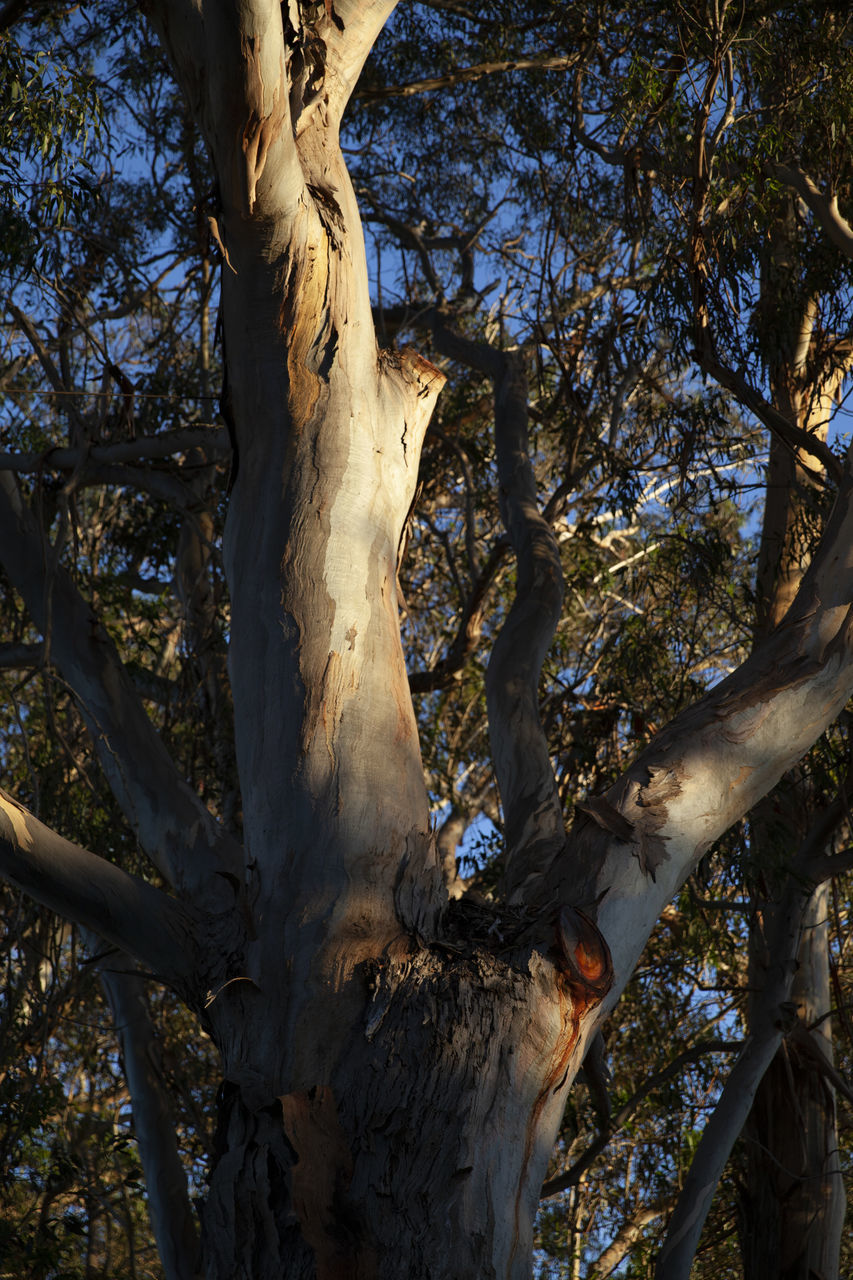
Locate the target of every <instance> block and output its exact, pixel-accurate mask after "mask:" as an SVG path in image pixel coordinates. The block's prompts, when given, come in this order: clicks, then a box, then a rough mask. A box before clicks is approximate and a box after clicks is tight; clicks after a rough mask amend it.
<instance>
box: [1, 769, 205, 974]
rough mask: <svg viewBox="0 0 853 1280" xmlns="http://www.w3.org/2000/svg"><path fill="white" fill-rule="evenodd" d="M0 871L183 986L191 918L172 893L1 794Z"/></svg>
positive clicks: (189, 969)
mask: <svg viewBox="0 0 853 1280" xmlns="http://www.w3.org/2000/svg"><path fill="white" fill-rule="evenodd" d="M0 874H2V875H3V877H4V879H7V880H10V881H11V882H12V883H13V884H15V885H17V886H18V888H20V889H23V890H24V892H25V893H27V894H29V895H30V897H32V898H35V900H36V901H37V902H40V903H42V905H43V906H45V907H49V908H50V909H51V910H52V911H56V912H57V913H58V914H59V915H61V916H64V917H65V918H66V919H68V920H74V921H76V923H78V924H82V925H85V926H86V927H87V928H89V929H93V930H94V931H95V932H96V933H97V934H99V935H100V936H101V937H102V938H105V939H106V940H107V942H109V943H111V944H112V945H113V946H115V947H118V948H120V949H123V950H127V951H130V952H131V953H132V954H133V955H134V956H135V957H136V958H137V959H138V960H139V961H140V962H141V963H142V964H143V965H144V966H145V967H146V968H147V969H149V970H150V971H151V972H152V973H154V974H156V975H157V977H158V978H161V979H162V980H163V981H166V982H168V983H170V984H171V985H172V986H174V987H176V988H177V989H178V990H179V991H182V990H186V989H187V988H188V986H189V985H190V982H191V979H192V976H193V973H194V968H195V964H194V957H193V955H192V951H191V947H192V942H191V939H192V938H193V925H192V920H191V918H190V916H189V915H188V913H187V912H186V911H185V909H184V908H183V907H182V906H181V905H180V904H179V903H178V902H176V901H175V900H174V899H173V898H170V897H169V896H168V895H167V894H165V893H163V892H161V890H159V889H155V888H154V887H153V886H152V885H150V884H146V882H145V881H144V880H141V879H140V878H139V877H138V876H133V875H129V874H128V872H126V871H122V869H121V868H120V867H117V866H115V865H114V864H113V863H111V862H107V861H106V859H104V858H99V857H97V855H96V854H94V853H90V852H89V850H88V849H83V848H81V847H80V846H79V845H76V844H72V843H71V841H70V840H66V839H64V837H63V836H60V835H58V834H57V833H56V832H55V831H52V830H51V829H50V827H47V826H45V824H44V823H43V822H40V821H39V820H38V818H36V817H34V816H33V814H31V813H29V812H28V811H27V810H26V809H25V808H24V807H23V806H22V805H20V804H18V802H17V801H16V800H13V799H12V797H11V796H10V795H7V794H6V792H5V791H0Z"/></svg>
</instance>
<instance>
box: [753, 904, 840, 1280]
mask: <svg viewBox="0 0 853 1280" xmlns="http://www.w3.org/2000/svg"><path fill="white" fill-rule="evenodd" d="M827 900H828V890H827V887H826V885H822V886H820V887H819V888H818V889H816V890H815V892H814V894H813V895H812V898H811V901H810V903H809V906H808V909H807V912H806V919H805V929H804V933H803V940H802V943H801V946H800V952H799V957H798V959H799V966H798V969H797V971H796V974H795V977H794V985H793V990H792V992H791V1003H792V1005H794V1006H795V1010H796V1013H795V1015H794V1016H796V1017H797V1018H798V1019H799V1021H800V1024H801V1026H802V1027H803V1031H802V1033H801V1034H799V1035H798V1036H797V1037H793V1036H788V1037H787V1038H786V1039H785V1040H784V1041H783V1044H782V1047H781V1049H780V1050H779V1052H778V1053H777V1055H776V1057H775V1058H774V1060H773V1062H772V1063H771V1065H770V1068H769V1069H768V1071H767V1073H766V1075H765V1077H764V1079H763V1081H762V1083H761V1087H760V1089H759V1091H758V1093H757V1095H756V1098H755V1102H754V1104H753V1109H752V1113H751V1115H750V1118H749V1122H748V1124H747V1126H746V1129H745V1133H744V1137H745V1154H746V1169H747V1173H746V1180H745V1185H744V1188H743V1193H742V1196H741V1205H740V1213H741V1253H742V1257H743V1267H744V1280H836V1277H837V1276H838V1257H839V1250H840V1246H841V1233H842V1230H843V1226H844V1210H845V1203H846V1201H845V1193H844V1180H843V1177H842V1175H841V1168H840V1164H839V1159H838V1134H837V1130H836V1114H835V1091H834V1089H833V1087H832V1085H831V1084H830V1082H829V1080H828V1079H827V1076H826V1074H825V1073H824V1072H823V1071H822V1070H821V1065H822V1063H827V1064H829V1065H830V1066H831V1065H832V1039H831V1034H830V1030H829V1021H828V1019H827V1018H826V1014H827V1013H828V1011H829V1008H830V985H829V948H828V934H829V928H828V922H827V914H826V911H827ZM792 1014H793V1011H792ZM815 1023H818V1025H816V1026H814V1027H813V1029H812V1030H808V1031H807V1030H805V1028H806V1027H809V1026H812V1025H813V1024H815Z"/></svg>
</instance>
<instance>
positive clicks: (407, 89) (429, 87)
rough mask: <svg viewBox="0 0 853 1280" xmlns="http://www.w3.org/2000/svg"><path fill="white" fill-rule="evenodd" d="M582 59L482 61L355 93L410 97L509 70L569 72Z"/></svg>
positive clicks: (376, 98)
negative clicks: (438, 74)
mask: <svg viewBox="0 0 853 1280" xmlns="http://www.w3.org/2000/svg"><path fill="white" fill-rule="evenodd" d="M577 60H578V56H577V54H570V55H568V56H566V55H560V56H554V57H550V58H512V59H509V60H507V61H503V62H478V63H476V64H475V65H474V66H471V67H460V68H459V69H458V70H457V71H449V72H447V74H446V75H442V76H431V77H430V78H429V79H426V80H412V81H410V82H409V83H408V84H393V85H383V86H382V87H381V88H378V89H359V90H358V92H357V93H356V94H355V95H354V96H355V97H356V98H357V99H358V100H359V101H361V102H381V101H383V100H385V99H387V98H410V97H412V96H413V95H414V94H416V93H433V92H434V91H435V90H436V89H452V88H454V87H455V86H456V85H458V84H467V83H469V82H470V81H473V80H481V79H482V78H483V76H491V75H496V74H501V73H503V72H506V71H566V70H568V68H569V67H573V66H574V65H575V63H576V62H577Z"/></svg>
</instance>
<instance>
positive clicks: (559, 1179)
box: [539, 1040, 743, 1200]
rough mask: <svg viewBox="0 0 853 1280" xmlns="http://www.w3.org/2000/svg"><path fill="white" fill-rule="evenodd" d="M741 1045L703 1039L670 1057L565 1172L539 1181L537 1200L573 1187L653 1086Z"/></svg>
mask: <svg viewBox="0 0 853 1280" xmlns="http://www.w3.org/2000/svg"><path fill="white" fill-rule="evenodd" d="M742 1048H743V1042H742V1041H740V1040H702V1041H701V1042H700V1043H699V1044H694V1045H691V1046H690V1048H689V1049H684V1050H682V1052H681V1053H679V1054H678V1055H677V1057H675V1058H673V1060H672V1062H669V1063H667V1065H666V1066H665V1067H664V1068H663V1070H661V1071H656V1072H655V1073H654V1075H651V1076H649V1077H648V1079H647V1080H645V1081H644V1082H643V1084H641V1085H640V1088H639V1089H638V1090H637V1092H636V1093H635V1094H633V1095H632V1096H631V1097H630V1098H629V1099H628V1101H627V1102H626V1103H625V1104H624V1105H623V1106H621V1107H620V1108H619V1110H618V1111H617V1112H615V1114H614V1115H612V1116H611V1117H610V1121H609V1123H608V1125H607V1128H606V1129H604V1130H602V1132H601V1133H600V1134H599V1135H598V1137H596V1138H595V1139H594V1140H593V1141H592V1142H591V1143H590V1144H589V1146H588V1147H587V1148H586V1150H585V1151H584V1152H583V1154H582V1155H581V1156H579V1157H578V1159H577V1160H576V1161H575V1162H574V1164H573V1165H572V1166H571V1168H569V1169H566V1170H565V1172H564V1173H558V1174H555V1175H554V1177H553V1178H549V1179H548V1181H547V1182H544V1183H543V1184H542V1192H541V1195H540V1197H539V1198H540V1200H547V1199H549V1197H551V1196H556V1195H559V1194H560V1192H562V1191H567V1190H568V1188H569V1187H576V1186H577V1185H578V1184H579V1182H580V1181H581V1179H582V1178H583V1175H584V1174H585V1173H586V1171H587V1169H590V1168H591V1167H592V1165H593V1164H594V1163H595V1161H596V1160H597V1159H598V1157H599V1156H600V1155H601V1153H602V1151H604V1150H605V1148H606V1147H607V1144H608V1143H609V1142H610V1139H611V1138H614V1137H615V1136H616V1134H617V1133H618V1132H619V1130H620V1129H621V1128H622V1127H623V1126H624V1125H626V1124H627V1123H628V1121H629V1120H630V1119H631V1116H633V1115H634V1113H635V1112H636V1110H637V1108H638V1107H639V1105H640V1103H641V1102H642V1101H643V1099H644V1098H647V1097H648V1096H649V1094H650V1093H654V1091H655V1089H659V1088H660V1087H661V1085H664V1084H666V1083H667V1081H668V1080H672V1079H673V1078H674V1077H675V1076H677V1075H678V1073H679V1072H680V1071H681V1068H682V1067H683V1066H685V1065H686V1064H687V1063H688V1062H696V1061H698V1060H699V1059H700V1058H704V1057H705V1055H706V1054H708V1053H737V1052H739V1051H740V1050H741V1049H742Z"/></svg>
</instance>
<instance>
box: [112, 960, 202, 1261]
mask: <svg viewBox="0 0 853 1280" xmlns="http://www.w3.org/2000/svg"><path fill="white" fill-rule="evenodd" d="M116 960H117V958H116V957H112V958H111V959H110V960H109V961H107V962H105V963H102V965H101V985H102V987H103V988H104V992H105V994H106V997H107V1001H108V1003H109V1006H110V1011H111V1013H112V1016H113V1022H114V1024H115V1028H116V1032H117V1034H118V1040H119V1045H120V1048H121V1056H122V1062H123V1066H124V1074H125V1078H126V1080H127V1087H128V1089H129V1090H130V1096H131V1098H132V1100H133V1128H134V1133H135V1135H136V1142H137V1146H138V1148H139V1158H140V1160H141V1162H142V1169H143V1172H144V1174H145V1189H146V1199H147V1203H148V1212H149V1214H150V1217H151V1225H152V1228H153V1230H154V1239H155V1240H156V1242H157V1251H158V1253H159V1254H160V1261H161V1263H162V1265H163V1276H164V1280H199V1277H200V1275H201V1272H200V1269H199V1264H200V1261H201V1258H200V1248H199V1240H198V1230H197V1227H196V1222H195V1218H194V1215H193V1211H192V1206H191V1205H190V1199H189V1194H188V1192H187V1175H186V1172H185V1170H184V1166H183V1164H182V1163H181V1158H180V1155H179V1154H178V1147H177V1137H176V1134H175V1117H174V1115H173V1112H172V1108H171V1106H170V1105H169V1098H168V1091H167V1089H166V1085H165V1082H164V1080H163V1074H162V1071H161V1068H160V1046H159V1043H158V1040H157V1035H156V1033H155V1030H154V1027H153V1025H152V1022H151V1016H150V1014H149V1012H148V1007H147V1005H146V1002H145V995H144V987H143V977H142V975H141V974H140V973H138V972H135V971H134V968H133V965H132V963H131V961H130V960H125V963H124V965H123V968H122V969H121V970H118V969H116V968H114V967H112V966H114V965H115V964H116Z"/></svg>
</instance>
